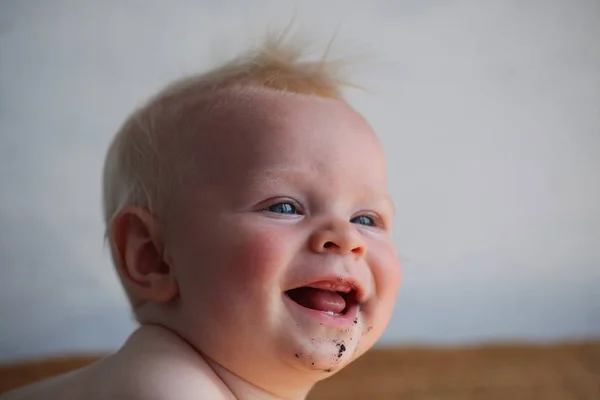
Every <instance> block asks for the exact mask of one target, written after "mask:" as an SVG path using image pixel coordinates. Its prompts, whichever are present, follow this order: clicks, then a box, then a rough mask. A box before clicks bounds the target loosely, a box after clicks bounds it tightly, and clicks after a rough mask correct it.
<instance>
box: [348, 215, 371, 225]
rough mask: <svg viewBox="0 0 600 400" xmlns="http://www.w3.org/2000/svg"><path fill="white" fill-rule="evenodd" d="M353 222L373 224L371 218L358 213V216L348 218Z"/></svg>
mask: <svg viewBox="0 0 600 400" xmlns="http://www.w3.org/2000/svg"><path fill="white" fill-rule="evenodd" d="M350 222H352V223H353V224H359V225H366V226H375V221H374V220H373V218H370V217H367V216H366V215H359V216H358V217H354V218H352V219H351V220H350Z"/></svg>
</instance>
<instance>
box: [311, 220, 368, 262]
mask: <svg viewBox="0 0 600 400" xmlns="http://www.w3.org/2000/svg"><path fill="white" fill-rule="evenodd" d="M310 247H311V250H312V251H314V252H315V253H337V254H341V255H346V254H353V255H354V256H355V257H356V258H362V257H364V256H365V254H366V253H367V246H366V244H365V242H364V240H363V238H362V236H361V235H360V234H359V233H358V231H357V230H356V228H355V227H354V226H353V224H352V223H351V222H349V221H336V222H333V223H331V224H329V225H327V226H324V227H322V228H321V229H319V230H318V231H316V232H315V233H314V234H313V235H312V236H311V238H310Z"/></svg>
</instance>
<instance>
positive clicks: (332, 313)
mask: <svg viewBox="0 0 600 400" xmlns="http://www.w3.org/2000/svg"><path fill="white" fill-rule="evenodd" d="M325 314H329V315H341V314H338V313H335V312H333V311H325Z"/></svg>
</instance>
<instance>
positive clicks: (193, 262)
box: [166, 93, 400, 382]
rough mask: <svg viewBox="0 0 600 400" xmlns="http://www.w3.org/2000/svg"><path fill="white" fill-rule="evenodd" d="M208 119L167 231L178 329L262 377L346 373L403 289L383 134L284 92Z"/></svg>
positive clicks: (235, 367)
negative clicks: (177, 304)
mask: <svg viewBox="0 0 600 400" xmlns="http://www.w3.org/2000/svg"><path fill="white" fill-rule="evenodd" d="M197 123H198V131H200V130H202V132H203V133H202V134H197V135H196V136H195V137H193V138H190V139H189V140H187V141H186V143H184V144H183V146H182V148H181V157H183V158H187V157H195V158H197V159H198V161H197V162H196V163H195V164H193V165H196V166H197V170H196V171H181V176H182V178H181V179H180V181H181V182H182V184H181V185H179V186H177V187H176V189H174V192H173V193H171V196H172V199H173V200H172V203H171V211H170V214H169V216H168V228H167V234H166V236H167V246H168V249H169V252H170V255H171V257H172V264H173V268H174V270H175V274H176V277H177V280H178V284H179V287H180V294H181V299H180V305H181V313H182V314H181V315H180V323H179V325H178V327H177V329H178V330H179V331H180V334H181V335H182V336H184V337H185V338H186V339H187V340H188V341H189V342H191V343H192V344H193V345H194V346H195V347H196V348H197V349H198V350H199V351H200V352H202V353H203V354H204V355H205V356H206V357H208V358H209V359H211V360H212V361H214V362H216V363H218V364H220V365H221V366H223V367H225V368H227V369H229V370H230V371H232V372H234V373H236V374H237V375H239V376H241V377H244V378H246V379H248V380H251V381H255V382H256V380H257V379H258V380H260V379H263V380H264V379H266V378H268V377H269V376H273V375H272V374H285V373H291V371H295V372H294V373H295V374H296V375H298V370H301V371H304V372H305V374H306V375H307V376H310V377H311V379H315V378H317V379H319V378H322V377H323V376H327V375H328V373H330V372H334V371H336V370H338V369H340V368H341V367H342V366H344V365H345V364H347V363H348V362H350V361H351V360H352V359H354V358H356V357H357V356H358V355H360V354H361V353H363V352H364V351H366V350H367V349H368V348H370V347H371V346H372V345H373V344H374V342H375V341H376V340H377V339H378V338H379V337H380V335H381V333H382V332H383V330H384V329H385V327H386V325H387V323H388V321H389V318H390V316H391V312H392V308H393V305H394V301H395V297H396V292H397V289H398V285H399V281H400V265H399V262H398V260H397V256H396V252H395V250H394V245H393V242H392V235H391V229H392V217H393V215H392V214H393V206H392V204H391V201H390V199H389V197H388V193H387V184H386V169H385V162H384V156H383V153H382V150H381V148H380V144H379V142H378V140H377V138H376V137H375V135H374V133H373V132H372V130H371V128H370V127H369V125H368V124H367V123H366V122H365V121H364V120H363V118H362V117H361V116H360V115H358V114H356V113H355V112H354V111H353V110H352V109H351V108H350V107H349V106H348V105H346V104H344V103H342V102H339V101H334V100H326V99H318V98H309V97H303V96H295V95H281V94H275V93H244V94H238V99H237V100H234V98H233V97H232V99H231V101H230V102H229V105H228V106H227V107H223V108H219V109H218V110H216V111H215V112H214V113H213V114H212V115H211V116H210V118H209V117H207V116H199V117H198V122H197ZM187 159H188V160H189V159H190V158H187ZM182 165H183V164H182ZM185 165H186V168H189V165H192V164H190V163H189V162H188V163H185ZM265 374H266V375H265ZM292 376H293V375H292Z"/></svg>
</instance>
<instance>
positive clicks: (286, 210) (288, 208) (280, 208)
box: [267, 203, 298, 215]
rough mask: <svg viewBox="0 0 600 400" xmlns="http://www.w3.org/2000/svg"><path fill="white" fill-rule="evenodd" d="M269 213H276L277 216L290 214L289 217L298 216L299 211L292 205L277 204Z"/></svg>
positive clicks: (270, 208) (271, 207)
mask: <svg viewBox="0 0 600 400" xmlns="http://www.w3.org/2000/svg"><path fill="white" fill-rule="evenodd" d="M267 211H269V212H272V213H276V214H288V215H296V214H298V210H296V207H295V206H294V205H293V204H292V203H277V204H273V205H272V206H270V207H269V208H267Z"/></svg>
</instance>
